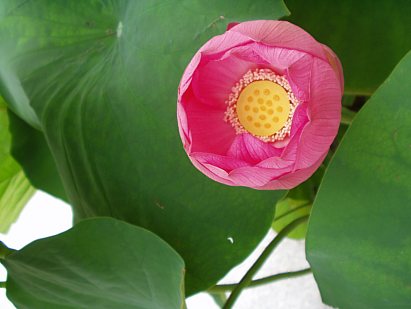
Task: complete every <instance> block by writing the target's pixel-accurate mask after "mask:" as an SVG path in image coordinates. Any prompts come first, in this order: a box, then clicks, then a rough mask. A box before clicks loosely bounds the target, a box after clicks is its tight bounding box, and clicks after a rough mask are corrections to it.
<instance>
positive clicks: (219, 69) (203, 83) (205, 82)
mask: <svg viewBox="0 0 411 309" xmlns="http://www.w3.org/2000/svg"><path fill="white" fill-rule="evenodd" d="M203 62H206V61H202V63H200V65H199V67H198V70H197V71H196V73H195V74H194V76H193V81H192V86H193V91H194V94H195V95H196V97H197V98H198V99H199V100H200V101H201V103H203V104H207V105H211V106H214V107H218V108H221V109H224V110H226V108H227V105H226V104H225V103H224V102H225V101H226V100H227V99H228V96H229V95H230V93H231V89H232V88H233V86H234V85H235V84H236V83H237V82H238V81H239V80H240V79H241V78H242V77H243V75H244V74H245V73H246V72H247V71H248V70H250V69H252V68H255V64H253V63H251V62H247V61H244V60H241V59H239V58H237V57H235V56H230V57H226V58H224V59H222V60H214V61H209V62H208V63H203Z"/></svg>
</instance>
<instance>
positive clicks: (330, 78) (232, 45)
mask: <svg viewBox="0 0 411 309" xmlns="http://www.w3.org/2000/svg"><path fill="white" fill-rule="evenodd" d="M255 69H270V70H272V71H273V72H275V73H276V74H278V75H284V76H285V77H286V78H287V80H288V81H289V83H290V86H291V89H292V92H293V93H294V95H295V96H296V97H297V99H298V100H299V102H300V103H299V105H298V107H297V109H296V111H295V113H294V115H293V120H292V126H291V131H290V134H289V136H288V137H287V138H286V139H285V140H281V141H280V140H279V141H276V142H274V143H271V142H270V143H267V142H264V141H262V140H260V139H258V138H256V137H255V136H253V135H252V134H249V133H242V134H237V133H236V131H235V130H234V128H233V127H232V125H231V124H229V123H227V122H225V121H224V113H225V112H226V109H227V105H226V103H225V102H226V100H227V98H228V96H229V95H230V93H231V92H232V87H233V86H234V85H235V84H236V83H237V82H238V81H239V80H240V79H241V78H242V77H243V76H244V74H245V73H246V72H247V71H249V70H255ZM342 92H343V75H342V69H341V64H340V62H339V60H338V58H337V57H336V55H335V54H334V53H333V52H332V51H331V49H329V48H328V47H327V46H325V45H323V44H321V43H318V42H317V41H316V40H315V39H314V38H312V37H311V36H310V35H309V34H308V33H307V32H305V31H304V30H302V29H301V28H299V27H297V26H295V25H293V24H290V23H288V22H284V21H250V22H244V23H240V24H237V25H234V26H233V27H231V28H230V29H229V30H228V31H227V32H226V33H224V34H222V35H220V36H217V37H214V38H212V39H211V40H210V41H209V42H207V43H206V44H205V45H204V46H203V47H202V48H201V49H200V50H199V51H198V52H197V53H196V55H195V56H194V57H193V59H192V61H191V62H190V64H189V65H188V67H187V69H186V71H185V73H184V75H183V77H182V80H181V82H180V87H179V92H178V107H177V116H178V124H179V130H180V136H181V139H182V141H183V145H184V149H185V151H186V152H187V154H188V156H189V158H190V160H191V161H192V163H193V164H194V165H195V166H196V167H197V168H198V169H199V170H200V171H201V172H202V173H204V174H205V175H207V176H208V177H210V178H211V179H213V180H215V181H219V182H221V183H224V184H227V185H233V186H247V187H252V188H255V189H290V188H292V187H295V186H296V185H298V184H299V183H301V182H303V181H304V180H306V179H307V178H308V177H310V176H311V175H312V174H313V173H314V171H315V170H316V169H317V168H318V167H319V166H320V165H321V162H322V161H323V160H324V158H325V156H326V154H327V152H328V149H329V147H330V145H331V143H332V141H333V139H334V138H335V136H336V134H337V131H338V126H339V122H340V113H341V96H342Z"/></svg>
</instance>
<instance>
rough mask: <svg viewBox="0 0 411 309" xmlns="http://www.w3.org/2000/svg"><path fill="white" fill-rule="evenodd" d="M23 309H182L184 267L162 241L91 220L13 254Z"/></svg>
mask: <svg viewBox="0 0 411 309" xmlns="http://www.w3.org/2000/svg"><path fill="white" fill-rule="evenodd" d="M3 264H4V265H5V267H6V268H7V273H8V276H7V282H6V286H7V296H8V297H9V299H10V300H11V301H12V302H13V303H14V304H15V305H16V306H17V307H18V308H20V309H82V308H84V309H94V308H95V309H103V308H104V309H119V308H122V309H123V308H124V309H132V308H133V309H164V308H170V309H173V308H175V309H180V308H183V306H184V291H183V283H184V280H183V279H184V262H183V260H182V259H181V257H180V256H179V255H178V254H177V253H176V252H175V251H174V250H173V249H172V248H171V247H170V246H169V245H168V244H167V243H165V242H164V241H163V240H162V239H160V238H159V237H157V236H156V235H154V234H153V233H151V232H149V231H147V230H144V229H142V228H139V227H136V226H133V225H130V224H128V223H124V222H121V221H118V220H115V219H108V218H99V219H89V220H85V221H83V222H81V223H79V224H78V225H75V226H74V228H72V229H71V230H69V231H67V232H64V233H62V234H60V235H57V236H53V237H49V238H45V239H41V240H38V241H35V242H33V243H31V244H29V245H28V246H26V247H25V248H23V249H22V250H20V251H18V252H16V253H13V254H11V255H8V256H7V257H6V260H5V261H3Z"/></svg>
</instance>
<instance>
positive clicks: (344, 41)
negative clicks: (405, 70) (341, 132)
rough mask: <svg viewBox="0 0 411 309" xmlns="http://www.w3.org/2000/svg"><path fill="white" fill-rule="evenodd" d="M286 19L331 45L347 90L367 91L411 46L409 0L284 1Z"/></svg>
mask: <svg viewBox="0 0 411 309" xmlns="http://www.w3.org/2000/svg"><path fill="white" fill-rule="evenodd" d="M286 4H287V7H288V8H289V9H290V11H291V15H290V17H289V18H287V20H290V21H291V22H293V23H296V24H297V25H299V26H301V27H303V28H304V29H305V30H307V31H308V32H310V33H311V34H312V35H313V36H314V37H315V38H316V39H317V40H319V41H320V42H321V43H324V44H327V45H328V46H330V47H331V48H332V49H333V50H334V51H335V52H336V53H337V55H338V56H339V57H340V60H341V62H342V64H343V67H344V78H345V90H346V92H348V93H360V94H371V93H373V92H374V91H375V89H376V88H377V87H378V86H379V85H380V84H381V83H382V82H383V81H384V80H385V79H386V78H387V76H388V75H389V74H390V72H391V71H392V69H393V68H394V66H395V65H396V64H397V62H398V61H399V60H400V59H401V58H402V57H403V56H404V55H405V54H406V53H407V52H408V51H409V50H410V49H411V35H410V33H411V18H410V15H411V2H410V1H409V0H396V1H391V0H361V1H358V0H345V1H329V0H286Z"/></svg>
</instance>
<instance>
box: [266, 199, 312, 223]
mask: <svg viewBox="0 0 411 309" xmlns="http://www.w3.org/2000/svg"><path fill="white" fill-rule="evenodd" d="M311 204H312V202H308V203H304V204H302V205H300V206H298V207H295V208H293V209H290V210H288V211H286V212H284V213H282V214H281V215H279V216H278V217H275V218H274V222H276V221H278V220H281V219H282V218H284V217H286V216H288V215H289V214H291V213H293V212H294V211H298V210H300V209H302V208H305V207H310V206H311Z"/></svg>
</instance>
